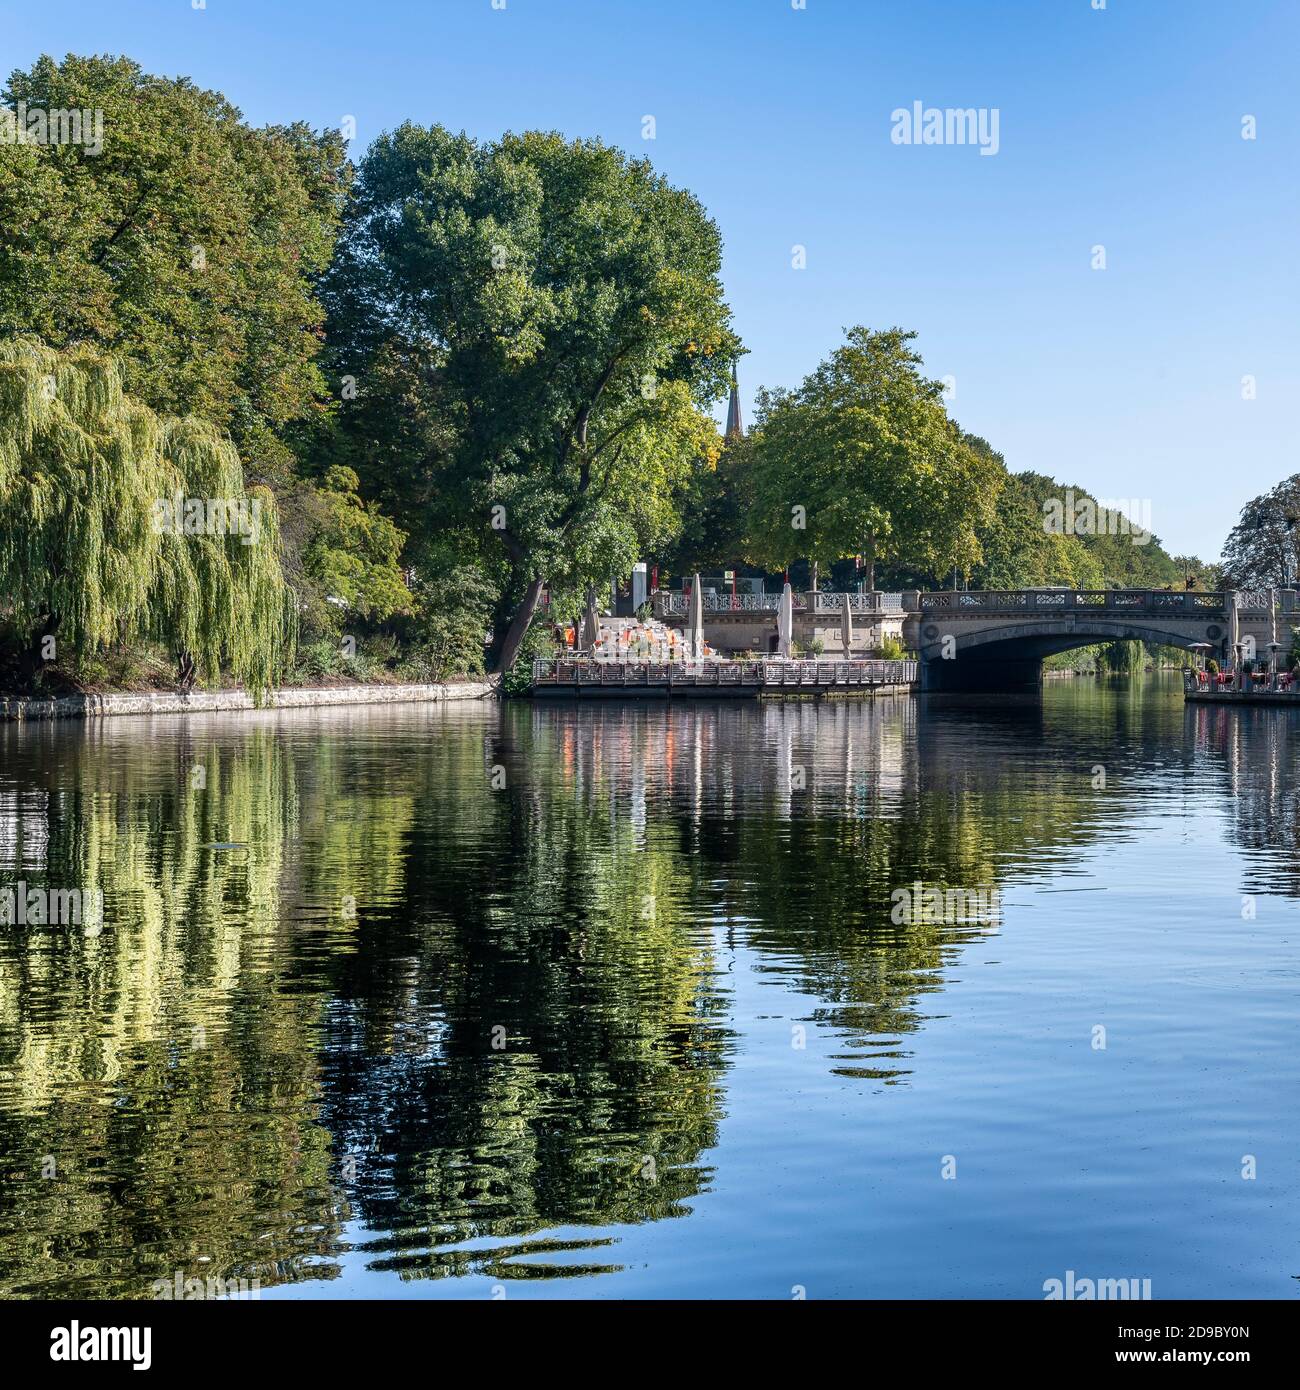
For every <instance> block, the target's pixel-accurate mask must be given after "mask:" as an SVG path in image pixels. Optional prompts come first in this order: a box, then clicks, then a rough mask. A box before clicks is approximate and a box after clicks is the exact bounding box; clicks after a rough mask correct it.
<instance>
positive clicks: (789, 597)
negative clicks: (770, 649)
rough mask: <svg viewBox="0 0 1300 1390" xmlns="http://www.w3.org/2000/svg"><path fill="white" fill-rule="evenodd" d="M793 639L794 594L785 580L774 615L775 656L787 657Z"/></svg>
mask: <svg viewBox="0 0 1300 1390" xmlns="http://www.w3.org/2000/svg"><path fill="white" fill-rule="evenodd" d="M793 639H794V594H793V592H792V591H791V589H790V583H789V581H788V580H787V581H786V585H785V588H784V589H782V590H781V606H780V608H778V609H777V613H776V654H777V656H784V657H788V656H789V655H790V643H791V641H792V640H793Z"/></svg>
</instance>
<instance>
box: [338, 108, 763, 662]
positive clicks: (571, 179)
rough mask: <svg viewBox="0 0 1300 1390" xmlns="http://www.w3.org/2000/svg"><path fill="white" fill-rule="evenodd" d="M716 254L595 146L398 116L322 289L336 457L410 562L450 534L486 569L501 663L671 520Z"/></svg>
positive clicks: (704, 352) (725, 337)
mask: <svg viewBox="0 0 1300 1390" xmlns="http://www.w3.org/2000/svg"><path fill="white" fill-rule="evenodd" d="M720 263H721V240H720V237H719V234H718V230H717V228H716V226H715V225H714V224H713V222H711V221H710V220H709V218H708V217H707V216H706V215H705V213H704V211H703V209H702V208H701V207H700V205H699V203H698V202H697V201H696V200H695V199H694V198H693V197H692V196H691V195H690V194H689V193H686V192H683V191H681V190H679V189H674V188H672V187H670V186H669V185H668V184H667V183H666V182H665V181H664V180H663V179H662V178H661V177H659V176H658V175H656V174H655V172H654V171H653V169H652V168H651V167H650V165H649V164H648V163H647V162H645V161H643V160H632V159H629V158H628V157H627V156H625V155H624V154H622V153H621V152H620V151H618V150H616V149H612V148H610V147H608V146H605V145H603V144H601V143H599V142H598V141H590V140H578V141H572V142H570V141H565V140H563V139H562V138H561V137H560V136H558V135H554V134H542V133H536V132H529V133H526V134H522V135H510V134H508V135H505V136H503V137H502V138H501V139H500V140H498V141H494V142H478V141H475V140H472V139H471V138H469V137H468V136H466V135H464V134H461V135H454V134H452V133H451V132H449V131H447V130H444V129H442V128H441V127H437V126H434V127H431V128H428V129H425V128H421V127H419V126H415V125H409V124H408V125H404V126H402V127H400V128H399V129H398V130H397V131H395V132H393V133H392V134H389V135H384V136H381V137H380V138H379V139H378V140H377V141H376V142H375V143H374V145H373V146H372V147H371V149H370V150H369V152H368V153H367V155H366V157H365V159H364V161H363V162H362V164H361V166H360V169H359V171H358V178H357V182H356V187H355V190H354V198H353V201H352V205H351V208H350V211H349V214H348V218H347V221H346V232H345V238H344V241H343V245H342V249H341V254H340V256H339V258H338V260H337V262H336V265H335V267H334V269H333V271H332V272H331V275H330V277H329V280H328V282H327V298H328V303H329V306H330V309H331V337H332V341H333V344H334V347H333V367H334V369H335V372H336V374H337V376H338V378H339V380H340V386H341V393H342V394H343V396H344V397H345V399H346V398H347V396H348V395H349V394H350V393H352V394H355V397H356V399H355V402H354V405H355V407H356V410H355V414H353V415H349V413H348V411H347V410H346V409H345V411H344V414H343V421H344V429H345V431H346V432H347V433H348V435H349V456H348V458H347V459H346V461H347V462H348V463H350V464H351V466H353V467H354V468H355V469H356V471H357V473H358V474H359V476H360V477H361V479H362V481H363V484H364V485H366V486H367V487H370V488H373V489H375V490H376V491H377V492H378V493H379V495H380V496H381V497H383V498H384V500H385V501H386V502H387V504H388V506H389V507H390V508H391V510H392V511H393V513H394V516H395V519H396V520H397V522H398V523H399V524H400V525H402V526H403V527H404V528H406V529H407V530H409V531H411V532H412V533H413V540H414V544H415V552H414V553H416V554H417V555H418V554H419V553H420V550H421V548H422V547H423V546H424V545H425V544H427V543H429V542H431V541H436V542H437V543H442V542H443V541H444V539H445V537H446V536H447V535H448V534H451V533H455V534H456V535H457V536H458V537H459V538H460V539H461V541H462V542H463V544H464V545H465V547H466V548H467V549H466V554H467V556H472V557H474V558H477V559H478V560H479V561H480V563H482V564H483V565H484V566H486V567H487V568H488V569H489V570H491V571H492V572H493V574H494V577H495V579H496V581H497V588H498V593H499V595H500V597H499V599H498V602H497V605H496V609H495V612H494V615H493V655H494V658H495V663H496V665H497V667H498V668H499V669H501V670H508V669H509V668H510V667H511V665H512V664H513V662H514V660H515V657H516V656H517V654H518V652H519V650H520V646H521V644H522V643H523V641H524V638H525V636H526V634H527V632H528V628H529V625H530V624H531V622H532V619H533V617H534V614H535V612H536V610H537V605H538V602H539V599H540V596H541V593H542V590H543V588H544V586H546V585H547V584H548V583H549V584H550V586H551V588H552V591H553V592H557V593H558V592H569V593H573V592H577V591H580V590H581V589H583V588H585V587H586V586H587V585H588V584H592V583H595V582H597V581H598V580H600V579H607V578H608V576H609V575H610V574H611V573H614V572H625V571H626V570H627V569H628V568H629V567H630V565H631V563H632V562H633V561H634V560H635V559H636V558H637V556H638V554H639V553H641V552H643V551H644V550H645V549H647V548H649V547H652V546H655V545H659V544H662V543H663V542H665V541H666V540H668V539H669V538H670V537H671V536H672V534H673V533H674V532H675V530H676V529H677V527H678V525H679V515H678V511H677V507H676V505H675V504H676V498H677V496H678V494H679V492H680V491H681V489H682V487H683V485H684V484H685V482H686V480H687V479H688V477H689V470H690V467H691V464H692V461H693V460H695V459H697V458H699V457H700V456H702V455H703V456H710V455H713V454H716V451H717V449H718V445H719V442H720V441H719V439H718V434H717V429H716V426H715V425H714V423H713V421H712V419H711V418H710V416H709V414H708V408H709V406H710V405H711V404H712V403H713V402H714V401H716V400H717V399H719V398H720V396H721V395H722V394H723V393H724V392H725V390H726V389H727V386H728V383H729V370H730V363H731V361H732V359H733V357H734V355H735V352H736V350H737V347H738V344H737V342H736V340H735V338H734V336H733V334H732V332H731V329H730V322H729V312H728V310H727V308H726V305H725V304H724V302H723V298H722V287H721V283H720V279H719V271H720ZM417 563H418V562H417Z"/></svg>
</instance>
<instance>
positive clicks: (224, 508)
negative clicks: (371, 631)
mask: <svg viewBox="0 0 1300 1390" xmlns="http://www.w3.org/2000/svg"><path fill="white" fill-rule="evenodd" d="M178 499H179V500H181V501H183V503H184V505H183V506H173V505H172V504H173V503H174V502H176V501H177V500H178ZM192 502H197V503H199V504H200V505H201V507H202V514H201V515H199V516H196V515H195V514H194V512H193V510H192V508H191V507H190V504H191V503H192ZM209 502H214V503H217V504H219V506H220V512H219V513H218V512H217V511H216V510H215V509H213V510H211V511H210V510H209V508H208V505H207V504H208V503H209ZM168 507H170V508H171V510H170V511H168V510H165V508H168ZM210 516H211V518H212V522H213V523H215V524H210V522H209V517H210ZM232 518H234V519H237V520H238V521H239V522H241V523H243V524H242V527H239V528H237V527H236V526H233V525H231V524H230V522H231V520H232ZM0 612H2V613H3V614H4V616H5V618H6V619H7V620H8V622H10V623H11V624H12V625H13V626H14V628H15V629H16V630H17V631H18V633H20V634H21V636H22V638H23V640H24V641H25V642H26V643H27V645H28V648H29V650H30V651H31V653H32V669H33V670H35V669H36V668H37V667H38V666H39V665H40V664H42V663H43V662H44V661H46V660H48V659H50V658H51V657H52V656H61V655H62V654H63V652H64V651H65V650H71V651H72V652H73V653H75V654H78V655H87V654H90V653H94V652H96V651H100V650H103V649H104V648H106V647H108V646H109V645H111V644H113V643H117V642H131V641H155V642H158V643H160V644H162V645H163V646H165V647H167V648H168V649H169V650H170V651H171V652H172V653H173V654H174V655H175V656H176V658H177V661H178V664H179V665H180V668H181V672H182V678H183V679H185V680H189V679H191V678H192V676H193V675H194V674H197V673H202V674H204V675H206V676H208V677H211V678H215V677H216V676H217V675H218V674H219V671H220V669H221V667H222V666H227V667H229V669H230V670H232V671H233V673H234V674H235V676H237V677H238V678H241V679H242V680H243V681H244V682H245V683H246V684H247V685H248V686H249V687H250V688H251V689H252V690H254V691H261V690H263V689H265V688H266V687H267V686H268V685H269V684H271V683H272V681H274V680H275V678H276V677H277V675H278V674H279V672H280V670H281V669H282V667H283V664H284V661H285V658H286V656H287V654H288V651H289V648H290V647H291V644H292V640H293V633H294V617H295V615H294V609H293V603H292V596H291V594H290V592H289V590H288V589H287V587H286V585H285V584H284V581H283V576H282V572H281V568H280V560H279V540H278V524H277V512H276V506H275V499H274V497H273V496H272V494H271V492H270V490H269V489H267V488H264V487H259V488H253V489H251V490H249V491H247V492H246V491H245V488H244V474H243V469H242V467H241V465H240V460H239V455H238V453H237V452H236V450H235V448H234V446H233V445H232V444H231V443H230V441H229V439H228V438H226V437H224V436H223V435H222V434H220V433H219V432H218V431H217V430H216V429H214V428H213V426H211V425H209V424H207V423H205V422H203V421H200V420H196V419H193V418H188V419H180V420H178V419H172V418H168V417H163V416H158V415H157V414H155V413H154V412H153V411H152V410H150V409H149V408H148V407H147V406H144V405H141V404H139V403H138V402H136V401H133V400H132V399H131V398H130V397H129V396H128V395H126V394H125V393H124V391H123V380H122V372H121V369H120V367H119V365H118V364H117V362H116V361H115V360H114V359H112V358H105V357H103V356H101V355H99V354H97V353H95V352H94V351H93V350H91V349H89V348H84V347H83V348H76V349H71V350H69V351H68V352H65V353H56V352H54V351H53V350H52V349H50V348H48V347H45V346H43V345H41V344H39V343H36V342H35V341H33V340H27V339H21V338H17V339H11V340H9V341H7V342H0Z"/></svg>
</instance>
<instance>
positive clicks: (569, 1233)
mask: <svg viewBox="0 0 1300 1390" xmlns="http://www.w3.org/2000/svg"><path fill="white" fill-rule="evenodd" d="M1297 718H1300V715H1295V714H1292V713H1291V712H1289V711H1286V710H1281V711H1270V710H1258V711H1246V710H1226V709H1215V708H1209V707H1202V708H1192V709H1188V710H1184V707H1183V704H1182V699H1181V693H1180V691H1179V689H1178V686H1177V684H1176V680H1172V681H1171V680H1166V679H1163V678H1153V679H1148V680H1145V681H1136V682H1132V683H1123V684H1118V685H1099V684H1095V683H1093V682H1091V681H1062V682H1056V683H1053V684H1051V685H1050V686H1049V687H1048V689H1047V690H1046V692H1045V694H1044V697H1043V699H1042V701H1041V702H1032V703H1019V704H1014V705H1011V704H1006V703H1003V704H986V705H984V706H982V707H979V706H971V705H964V706H963V705H941V704H938V703H937V702H936V703H931V704H928V705H927V704H922V703H921V702H918V701H911V700H888V701H876V702H873V703H864V704H849V703H841V704H823V705H812V704H795V703H789V704H767V705H763V706H755V705H740V704H736V705H720V706H714V705H709V704H705V703H700V704H698V705H690V704H679V705H676V706H674V707H673V708H672V709H668V710H666V709H664V708H637V707H635V706H618V705H612V704H611V705H608V706H599V705H584V706H582V707H581V708H575V707H572V706H561V705H554V706H532V705H529V704H511V705H509V706H504V707H501V706H492V705H482V704H475V705H470V706H458V707H451V708H446V707H437V706H427V705H426V706H404V707H393V708H389V709H375V710H339V711H320V712H313V713H286V714H279V715H276V714H271V713H267V714H253V715H233V716H212V717H199V718H190V719H186V720H181V719H176V718H165V717H164V718H156V719H144V718H142V719H119V720H113V721H108V722H107V723H106V724H104V725H103V726H77V725H65V726H60V727H51V726H46V727H33V728H27V729H22V728H16V727H13V726H7V727H5V726H0V889H3V888H4V887H6V886H12V885H13V884H15V883H17V882H19V881H22V882H24V883H26V884H27V885H28V886H29V887H30V886H48V887H51V888H72V887H85V888H95V887H99V888H102V890H103V892H104V895H105V921H104V926H103V928H102V930H100V931H98V933H95V932H94V930H93V929H91V931H90V932H89V933H88V932H87V931H86V930H85V929H84V928H68V927H57V928H32V927H30V926H29V927H16V926H5V927H0V1294H3V1295H4V1296H8V1297H48V1296H54V1295H66V1296H74V1297H79V1296H113V1297H149V1296H150V1295H151V1283H152V1281H154V1280H156V1279H166V1280H168V1281H172V1280H173V1279H174V1277H175V1274H176V1272H177V1271H181V1272H182V1275H183V1277H185V1278H191V1277H199V1278H201V1277H204V1276H207V1275H219V1276H221V1277H225V1278H235V1277H240V1278H244V1279H247V1280H253V1279H256V1280H258V1282H259V1283H260V1286H261V1296H262V1297H263V1298H273V1297H285V1296H288V1297H316V1296H332V1297H340V1296H348V1295H357V1296H382V1297H414V1298H427V1297H475V1298H484V1297H490V1296H492V1294H493V1291H494V1290H495V1289H498V1288H504V1289H505V1291H506V1294H507V1296H508V1297H510V1298H516V1297H557V1296H560V1297H562V1296H589V1297H590V1296H595V1297H625V1296H640V1297H647V1296H649V1297H658V1296H670V1297H683V1296H684V1297H697V1296H733V1297H734V1296H757V1297H772V1298H790V1297H791V1296H792V1291H793V1290H795V1289H796V1288H797V1287H801V1288H803V1289H804V1290H806V1292H807V1296H808V1297H810V1298H829V1297H835V1296H849V1295H857V1296H868V1297H872V1296H886V1297H914V1296H938V1297H999V1298H1002V1297H1005V1298H1041V1297H1042V1296H1043V1283H1044V1281H1045V1280H1048V1279H1051V1278H1054V1277H1064V1275H1065V1272H1066V1271H1067V1270H1074V1271H1075V1272H1076V1276H1080V1277H1082V1276H1087V1277H1093V1278H1129V1277H1137V1278H1149V1279H1150V1280H1151V1281H1152V1293H1153V1294H1154V1296H1155V1297H1156V1298H1161V1297H1215V1298H1218V1297H1237V1296H1262V1297H1267V1298H1294V1297H1296V1295H1297V1291H1300V1282H1297V1281H1298V1280H1300V1201H1298V1200H1297V1190H1298V1188H1300V1108H1298V1107H1297V1104H1296V1102H1297V1097H1298V1096H1300V1084H1298V1083H1300V1016H1298V1010H1297V985H1298V984H1300V858H1298V856H1297V838H1298V837H1297V826H1298V824H1300V822H1298V820H1297V812H1298V807H1297V792H1298V789H1300V772H1298V769H1297V762H1296V754H1295V752H1294V751H1293V741H1292V740H1291V739H1290V738H1289V735H1290V734H1291V733H1292V732H1293V730H1295V729H1296V728H1297V724H1296V722H1295V721H1296V719H1297ZM913 883H922V884H928V885H937V886H946V887H953V886H956V887H962V888H969V889H976V890H990V891H992V892H994V893H996V895H997V899H996V901H997V902H998V903H999V904H1000V910H999V912H998V914H997V917H998V920H997V921H996V922H995V923H994V924H993V925H991V926H984V925H980V924H974V923H972V924H955V925H953V924H950V925H929V924H919V925H908V924H906V923H895V922H894V921H892V920H891V906H892V903H891V894H892V893H893V891H894V890H895V889H896V888H899V887H902V886H907V885H910V884H913ZM1103 1044H1104V1045H1103ZM1248 1155H1249V1156H1253V1165H1254V1171H1255V1173H1256V1176H1255V1177H1254V1178H1253V1179H1246V1178H1243V1175H1242V1174H1243V1164H1249V1163H1250V1162H1251V1161H1252V1160H1248V1159H1247V1158H1246V1156H1248ZM945 1173H947V1174H953V1173H955V1176H948V1177H946V1176H945Z"/></svg>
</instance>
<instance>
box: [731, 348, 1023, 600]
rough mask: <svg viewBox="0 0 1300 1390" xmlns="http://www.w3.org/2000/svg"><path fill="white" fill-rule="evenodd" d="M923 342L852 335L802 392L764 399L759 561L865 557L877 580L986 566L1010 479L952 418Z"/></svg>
mask: <svg viewBox="0 0 1300 1390" xmlns="http://www.w3.org/2000/svg"><path fill="white" fill-rule="evenodd" d="M914 337H915V334H912V333H904V332H902V331H901V330H900V329H896V328H894V329H888V330H886V331H884V332H871V331H870V330H868V329H866V328H862V327H857V328H853V329H851V330H850V331H849V334H848V338H847V341H846V342H845V344H844V345H843V346H842V347H839V348H837V349H836V350H835V352H834V353H832V354H831V356H830V357H829V358H827V360H826V361H824V362H823V363H821V365H820V366H819V367H818V368H817V370H816V371H815V372H813V373H812V375H811V376H809V377H807V378H806V379H805V380H804V382H803V384H802V385H801V386H800V387H799V388H798V389H797V390H794V391H784V390H777V391H771V392H761V393H760V395H759V403H758V414H757V420H756V424H755V431H754V433H755V438H754V442H753V458H752V462H751V465H750V468H749V471H748V475H747V481H748V484H749V487H750V489H751V496H752V499H753V500H752V504H751V509H750V548H751V552H752V554H753V556H754V558H756V559H757V560H759V561H760V563H766V564H768V565H770V566H772V567H784V566H787V565H789V564H790V563H791V562H792V561H793V560H796V559H799V558H808V559H810V560H813V561H815V562H818V563H822V564H826V565H830V564H831V563H833V562H834V561H836V560H839V559H842V558H843V557H845V556H848V555H855V554H862V555H865V556H866V558H867V567H868V575H870V574H871V572H872V567H873V565H874V564H875V562H876V561H878V560H898V559H901V558H903V557H906V558H907V560H908V562H909V563H910V564H911V565H912V566H913V567H916V568H919V569H923V570H927V571H929V572H930V573H933V574H936V575H938V574H942V573H943V572H944V571H946V570H948V569H951V568H953V567H954V566H956V567H959V568H962V569H968V568H969V567H970V566H972V565H973V564H974V563H975V562H976V561H977V560H978V559H979V558H980V549H979V540H978V529H979V527H980V525H981V523H982V522H984V521H986V520H987V519H988V518H989V517H991V515H992V512H993V506H994V503H995V501H996V499H997V495H998V492H999V489H1000V487H1001V485H1002V481H1003V478H1004V476H1005V474H1004V472H1003V470H1001V469H1000V468H998V467H997V465H996V464H995V463H994V461H993V460H992V458H991V457H990V456H989V455H988V454H987V453H984V452H981V451H979V450H977V449H973V448H971V447H970V446H969V445H968V444H967V442H966V440H965V439H964V438H963V436H962V433H961V431H960V430H959V429H958V428H957V426H956V425H955V424H954V423H953V422H952V421H951V420H950V419H949V418H948V416H947V414H946V412H945V411H944V408H943V404H942V401H941V395H942V389H943V388H942V386H941V384H940V383H938V382H933V381H927V380H926V379H925V378H924V377H922V376H921V374H920V371H919V367H920V364H921V359H920V357H919V356H918V355H917V354H916V353H915V352H913V351H912V348H911V342H912V339H913V338H914ZM869 582H870V580H869Z"/></svg>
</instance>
